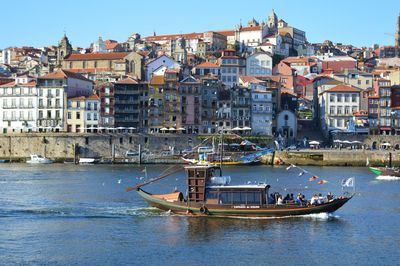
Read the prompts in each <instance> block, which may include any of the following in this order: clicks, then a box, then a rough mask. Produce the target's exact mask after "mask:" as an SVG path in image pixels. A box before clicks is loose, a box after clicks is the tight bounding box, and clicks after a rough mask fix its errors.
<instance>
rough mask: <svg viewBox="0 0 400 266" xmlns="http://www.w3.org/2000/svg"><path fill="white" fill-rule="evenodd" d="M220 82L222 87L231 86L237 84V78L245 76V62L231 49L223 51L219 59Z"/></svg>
mask: <svg viewBox="0 0 400 266" xmlns="http://www.w3.org/2000/svg"><path fill="white" fill-rule="evenodd" d="M219 66H220V71H221V81H222V83H223V84H224V85H227V86H233V85H234V84H238V83H239V76H243V75H245V71H246V61H245V59H244V58H242V57H239V56H236V52H235V50H233V49H225V50H224V51H223V52H222V56H221V57H220V58H219Z"/></svg>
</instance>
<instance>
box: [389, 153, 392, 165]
mask: <svg viewBox="0 0 400 266" xmlns="http://www.w3.org/2000/svg"><path fill="white" fill-rule="evenodd" d="M389 168H392V153H391V152H389Z"/></svg>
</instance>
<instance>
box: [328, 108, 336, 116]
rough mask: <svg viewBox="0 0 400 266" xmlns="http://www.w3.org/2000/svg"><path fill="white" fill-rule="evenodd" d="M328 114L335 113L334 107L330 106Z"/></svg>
mask: <svg viewBox="0 0 400 266" xmlns="http://www.w3.org/2000/svg"><path fill="white" fill-rule="evenodd" d="M329 114H331V115H334V114H335V107H332V106H331V107H330V109H329Z"/></svg>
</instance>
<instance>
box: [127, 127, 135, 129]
mask: <svg viewBox="0 0 400 266" xmlns="http://www.w3.org/2000/svg"><path fill="white" fill-rule="evenodd" d="M128 129H136V127H128Z"/></svg>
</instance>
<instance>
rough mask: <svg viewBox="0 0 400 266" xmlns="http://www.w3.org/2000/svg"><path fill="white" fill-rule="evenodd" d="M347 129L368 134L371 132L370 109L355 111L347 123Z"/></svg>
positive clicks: (355, 132)
mask: <svg viewBox="0 0 400 266" xmlns="http://www.w3.org/2000/svg"><path fill="white" fill-rule="evenodd" d="M347 131H348V132H352V133H354V134H368V133H369V122H368V111H366V110H360V111H358V112H355V113H353V117H352V118H351V119H350V120H349V122H348V125H347Z"/></svg>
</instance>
